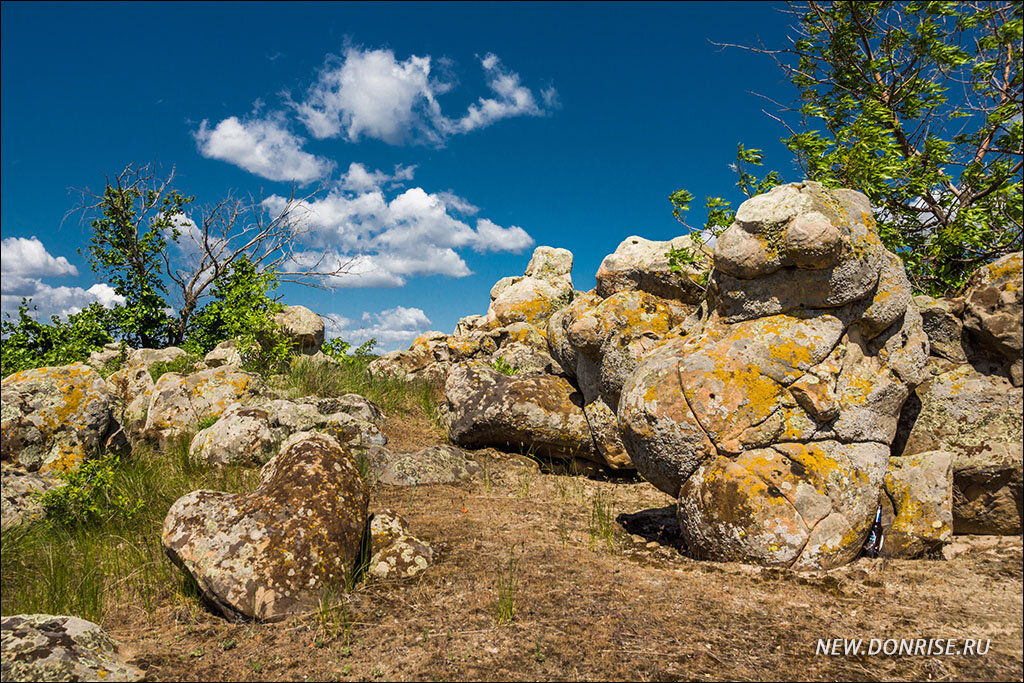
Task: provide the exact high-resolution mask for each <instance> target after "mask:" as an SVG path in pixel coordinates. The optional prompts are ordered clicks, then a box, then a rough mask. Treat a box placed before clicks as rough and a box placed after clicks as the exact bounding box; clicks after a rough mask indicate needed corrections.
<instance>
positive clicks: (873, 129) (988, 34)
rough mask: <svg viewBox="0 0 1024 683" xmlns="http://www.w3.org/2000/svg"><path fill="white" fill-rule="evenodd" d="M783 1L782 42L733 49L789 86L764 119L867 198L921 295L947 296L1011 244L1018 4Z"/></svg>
mask: <svg viewBox="0 0 1024 683" xmlns="http://www.w3.org/2000/svg"><path fill="white" fill-rule="evenodd" d="M789 7H790V9H789V11H790V13H792V14H793V15H794V16H795V17H796V18H797V21H796V25H795V26H794V27H793V30H794V33H795V36H792V37H791V39H790V40H791V46H790V47H788V48H785V49H781V50H773V49H768V48H766V47H765V46H764V45H763V44H760V45H758V46H737V45H733V46H731V47H741V48H744V49H749V50H753V51H755V52H758V53H761V54H766V55H770V56H771V57H772V58H773V59H774V60H775V62H776V63H777V64H778V66H779V67H780V68H781V69H782V70H783V71H784V72H785V73H786V75H787V76H788V77H789V79H790V81H791V82H792V83H793V85H795V86H796V88H797V91H798V93H799V98H798V102H797V104H796V105H795V106H786V105H779V106H780V107H781V111H780V112H779V115H777V116H776V115H773V114H769V115H770V116H773V118H775V119H776V120H778V121H779V122H781V123H782V124H783V125H784V126H785V127H786V128H787V130H788V131H789V136H788V137H786V138H784V139H783V142H784V143H785V145H786V146H787V148H788V149H789V150H790V151H792V152H793V153H794V155H795V159H796V163H797V165H798V167H799V168H800V170H801V171H802V172H803V174H804V176H805V177H806V178H809V179H811V180H817V181H820V182H822V183H824V184H825V185H827V186H831V187H838V186H842V187H850V188H853V189H857V190H860V191H861V192H864V193H865V194H866V195H867V196H868V197H869V198H870V199H871V202H872V204H873V205H874V206H875V207H877V209H878V211H877V215H876V216H875V218H876V221H877V223H878V226H879V232H880V235H881V238H882V240H883V242H884V243H885V244H886V246H887V247H888V248H889V249H891V250H892V251H894V252H895V253H897V254H899V255H900V257H901V258H902V259H903V261H904V263H905V264H906V266H907V272H908V275H909V276H910V278H911V281H912V282H913V284H914V287H915V289H916V290H917V291H921V292H928V293H931V294H935V295H941V294H948V293H951V292H954V291H956V290H957V289H958V288H959V287H960V286H961V285H962V284H963V282H964V281H965V280H966V278H967V276H968V275H970V273H971V272H973V271H974V270H975V269H976V268H977V267H978V266H979V265H981V264H983V263H986V262H988V261H991V260H993V259H995V258H997V257H999V256H1001V255H1003V254H1005V253H1008V252H1011V251H1019V250H1020V249H1021V248H1022V216H1021V211H1022V209H1021V202H1022V193H1021V189H1022V183H1021V164H1022V156H1024V155H1022V123H1021V112H1022V105H1021V98H1022V88H1021V83H1022V81H1021V39H1022V13H1024V11H1022V6H1021V5H1020V4H1019V3H1014V2H861V1H856V2H855V1H851V0H837V1H835V2H821V1H819V0H810V1H808V2H806V3H805V4H790V6H789ZM776 104H778V103H776ZM766 113H767V112H766Z"/></svg>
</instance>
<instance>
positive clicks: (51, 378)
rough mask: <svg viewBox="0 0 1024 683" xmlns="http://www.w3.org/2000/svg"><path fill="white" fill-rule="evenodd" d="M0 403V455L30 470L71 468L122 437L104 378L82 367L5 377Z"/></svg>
mask: <svg viewBox="0 0 1024 683" xmlns="http://www.w3.org/2000/svg"><path fill="white" fill-rule="evenodd" d="M0 405H2V437H0V455H2V458H3V460H4V461H5V462H11V463H13V464H15V465H17V466H19V467H22V468H24V469H27V470H29V471H32V472H34V471H40V472H53V473H57V474H59V473H61V472H68V471H71V470H74V469H76V468H77V467H78V465H79V463H81V462H82V461H83V460H84V459H85V458H88V457H92V456H93V455H95V454H96V453H97V452H99V450H100V449H101V448H105V447H108V446H112V445H113V443H114V442H113V441H112V439H114V437H115V436H117V435H120V434H121V432H120V426H119V425H118V423H117V421H116V420H115V419H114V415H113V414H112V411H111V399H110V394H109V392H108V391H107V386H106V384H105V383H104V381H103V378H102V377H100V375H99V373H97V372H96V371H95V370H93V369H92V368H90V367H89V366H87V365H84V364H81V363H75V364H73V365H63V366H59V367H50V368H38V369H35V370H24V371H22V372H16V373H14V374H12V375H8V376H7V377H5V378H4V380H3V392H2V398H0Z"/></svg>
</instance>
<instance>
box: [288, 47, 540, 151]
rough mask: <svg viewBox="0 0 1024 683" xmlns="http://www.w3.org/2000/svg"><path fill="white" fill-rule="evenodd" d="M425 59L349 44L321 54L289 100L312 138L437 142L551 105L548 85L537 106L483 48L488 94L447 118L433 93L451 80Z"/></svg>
mask: <svg viewBox="0 0 1024 683" xmlns="http://www.w3.org/2000/svg"><path fill="white" fill-rule="evenodd" d="M431 59H432V58H431V57H430V56H425V57H419V56H416V55H412V56H410V57H409V58H408V59H405V60H399V59H397V58H396V57H395V54H394V52H392V51H391V50H387V49H380V50H365V51H364V50H360V49H358V48H348V49H347V50H345V53H344V55H343V56H342V57H331V58H329V59H328V62H327V65H326V66H324V68H323V69H322V70H321V71H320V74H319V77H318V78H317V81H316V83H314V84H313V85H312V86H311V87H310V88H309V91H308V92H307V94H306V99H305V100H304V101H302V102H298V103H292V107H293V108H294V109H295V112H296V115H297V116H298V118H299V120H300V121H302V123H303V124H305V126H306V128H307V129H308V130H309V132H310V134H312V135H313V137H316V138H335V137H342V138H344V139H346V140H348V141H350V142H357V141H359V140H361V139H364V138H366V139H377V140H383V141H384V142H387V143H388V144H392V145H400V144H405V143H410V142H411V143H428V144H436V145H440V144H443V143H444V141H445V139H446V138H448V137H449V136H451V135H456V134H461V133H468V132H469V131H472V130H476V129H478V128H484V127H486V126H489V125H491V124H492V123H494V122H495V121H499V120H501V119H505V118H509V117H512V116H542V115H544V114H545V113H546V110H545V107H546V108H547V109H552V108H555V107H557V106H558V95H557V92H556V91H555V90H554V88H551V87H548V88H546V89H545V90H543V91H542V92H541V99H542V101H543V103H544V104H543V107H542V106H541V105H540V104H538V102H537V98H536V97H535V96H534V94H533V91H532V90H530V89H529V88H527V87H526V86H524V85H522V84H521V83H520V78H519V74H517V73H515V72H514V71H509V70H508V69H506V68H505V67H504V66H503V65H502V64H501V61H500V60H499V59H498V57H496V56H495V55H494V54H491V53H488V54H487V55H486V56H484V57H483V58H482V59H481V60H480V63H481V65H482V66H483V69H484V72H485V73H486V76H487V79H488V80H487V85H488V87H489V88H490V89H491V91H492V92H493V93H494V95H495V96H494V97H481V98H479V100H478V101H477V102H476V103H475V104H472V105H470V107H469V108H468V110H467V111H466V113H465V114H464V115H462V116H461V117H458V118H457V119H451V118H448V117H447V116H445V115H444V114H443V113H442V111H441V105H440V103H439V100H438V97H439V96H440V95H443V94H444V93H446V92H448V91H449V90H451V89H452V88H453V87H454V83H453V82H450V81H448V80H444V79H440V78H437V77H436V75H434V74H433V73H432V70H431ZM438 61H440V60H438Z"/></svg>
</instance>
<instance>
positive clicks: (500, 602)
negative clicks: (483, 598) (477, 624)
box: [493, 550, 519, 625]
mask: <svg viewBox="0 0 1024 683" xmlns="http://www.w3.org/2000/svg"><path fill="white" fill-rule="evenodd" d="M518 588H519V558H517V557H516V556H515V551H514V550H513V551H510V552H509V557H508V564H506V565H504V566H503V567H502V568H501V571H500V572H499V574H498V585H497V586H496V588H495V592H496V593H497V595H496V597H495V600H494V605H493V607H494V623H495V624H497V625H501V624H508V623H511V622H512V620H513V619H515V616H516V591H517V590H518Z"/></svg>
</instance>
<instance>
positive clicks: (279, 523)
mask: <svg viewBox="0 0 1024 683" xmlns="http://www.w3.org/2000/svg"><path fill="white" fill-rule="evenodd" d="M367 502H368V494H367V492H366V485H365V483H364V482H363V479H362V477H361V476H360V474H359V470H358V469H357V468H356V464H355V461H354V459H353V458H352V456H351V454H350V453H349V451H348V450H347V449H346V448H343V447H342V446H341V445H339V444H338V442H337V441H335V440H334V439H333V438H331V437H330V436H327V435H325V434H317V433H308V432H300V433H298V434H294V435H292V436H291V437H290V438H289V439H288V440H287V441H286V442H285V443H284V444H282V446H281V450H280V452H279V453H278V454H277V455H276V456H275V457H274V458H273V459H271V460H270V461H269V462H268V463H267V464H266V465H264V466H263V470H262V471H261V483H260V486H259V487H258V488H257V489H256V490H255V491H253V492H252V493H245V494H229V493H221V492H217V491H193V492H192V493H190V494H188V495H186V496H183V497H182V498H179V499H178V500H177V501H176V502H175V503H174V505H172V506H171V509H170V510H169V511H168V513H167V518H166V519H165V520H164V528H163V545H164V549H165V550H166V551H167V554H168V556H169V557H170V558H171V560H173V561H174V563H175V564H177V565H178V566H179V567H181V568H182V569H183V570H184V571H186V572H188V573H189V574H190V575H191V576H192V578H194V579H195V581H196V583H197V585H198V586H199V589H200V590H201V591H202V594H203V596H204V597H205V598H206V599H207V600H208V601H209V602H210V603H211V604H212V605H214V606H215V607H216V608H217V609H219V610H220V611H221V612H222V613H223V614H224V615H225V616H227V617H229V618H233V619H238V620H252V619H259V620H266V621H273V620H279V619H283V618H286V617H289V616H293V615H298V614H302V613H304V612H307V611H309V610H311V609H314V608H315V607H316V606H317V604H318V601H319V600H320V598H321V597H322V596H323V594H324V592H325V591H327V590H331V589H338V588H344V587H345V585H346V581H347V580H349V579H350V578H351V577H352V572H353V571H354V568H355V564H356V561H357V559H358V557H359V553H360V547H361V542H362V538H363V532H364V529H365V527H366V522H367Z"/></svg>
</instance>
